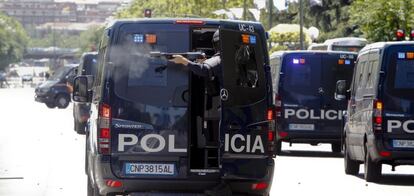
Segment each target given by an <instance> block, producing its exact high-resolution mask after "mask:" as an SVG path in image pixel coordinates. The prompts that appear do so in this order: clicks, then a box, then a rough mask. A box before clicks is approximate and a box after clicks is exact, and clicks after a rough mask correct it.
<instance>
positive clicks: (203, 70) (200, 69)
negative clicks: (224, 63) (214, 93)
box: [188, 53, 223, 84]
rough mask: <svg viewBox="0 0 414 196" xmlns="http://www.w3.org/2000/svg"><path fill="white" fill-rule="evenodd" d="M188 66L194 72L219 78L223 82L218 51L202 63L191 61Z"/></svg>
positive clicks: (211, 77) (210, 77) (207, 76)
mask: <svg viewBox="0 0 414 196" xmlns="http://www.w3.org/2000/svg"><path fill="white" fill-rule="evenodd" d="M188 67H189V68H190V70H191V71H192V72H193V73H194V74H196V75H198V76H201V77H206V78H209V79H214V78H218V81H219V82H220V84H222V81H223V80H222V72H221V57H220V53H216V54H215V55H213V56H212V57H211V58H209V59H207V60H205V61H204V62H202V63H195V62H190V63H189V64H188Z"/></svg>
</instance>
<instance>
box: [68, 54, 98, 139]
mask: <svg viewBox="0 0 414 196" xmlns="http://www.w3.org/2000/svg"><path fill="white" fill-rule="evenodd" d="M97 58H98V53H97V52H87V53H84V54H82V57H81V60H80V64H79V67H78V69H77V73H76V76H95V75H96V70H97V64H98V59H97ZM91 82H93V78H91ZM72 85H73V84H72ZM90 109H91V106H90V103H79V102H74V103H73V124H74V126H73V128H74V130H75V132H76V133H78V134H85V128H86V125H87V122H88V119H89V115H90V114H89V112H90Z"/></svg>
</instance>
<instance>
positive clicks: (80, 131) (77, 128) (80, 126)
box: [74, 120, 85, 135]
mask: <svg viewBox="0 0 414 196" xmlns="http://www.w3.org/2000/svg"><path fill="white" fill-rule="evenodd" d="M74 129H75V131H76V133H78V134H80V135H85V124H84V123H80V122H77V121H76V120H75V122H74Z"/></svg>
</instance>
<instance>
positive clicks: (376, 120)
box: [372, 100, 384, 133]
mask: <svg viewBox="0 0 414 196" xmlns="http://www.w3.org/2000/svg"><path fill="white" fill-rule="evenodd" d="M383 107H384V105H383V103H382V101H380V100H375V101H374V108H373V115H372V118H373V119H372V121H373V122H372V125H373V128H374V132H377V133H378V132H381V131H382V110H383Z"/></svg>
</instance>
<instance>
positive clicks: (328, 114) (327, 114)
mask: <svg viewBox="0 0 414 196" xmlns="http://www.w3.org/2000/svg"><path fill="white" fill-rule="evenodd" d="M320 111H321V112H320V115H316V113H315V111H314V110H307V109H298V110H294V109H285V115H284V116H285V118H289V117H291V116H296V118H298V119H302V120H304V119H311V120H324V119H327V120H341V119H342V115H343V114H342V110H326V111H325V110H320Z"/></svg>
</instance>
